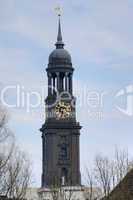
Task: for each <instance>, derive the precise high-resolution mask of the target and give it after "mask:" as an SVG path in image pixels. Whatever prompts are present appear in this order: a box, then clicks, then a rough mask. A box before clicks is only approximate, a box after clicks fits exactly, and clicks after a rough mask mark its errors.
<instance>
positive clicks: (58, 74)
mask: <svg viewBox="0 0 133 200" xmlns="http://www.w3.org/2000/svg"><path fill="white" fill-rule="evenodd" d="M56 76H57V91H60V73H59V72H56Z"/></svg>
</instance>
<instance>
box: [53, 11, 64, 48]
mask: <svg viewBox="0 0 133 200" xmlns="http://www.w3.org/2000/svg"><path fill="white" fill-rule="evenodd" d="M58 17H59V20H58V35H57V42H56V44H55V46H56V49H63V47H64V43H63V41H62V33H61V22H60V17H61V14H58Z"/></svg>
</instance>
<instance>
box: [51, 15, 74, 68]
mask: <svg viewBox="0 0 133 200" xmlns="http://www.w3.org/2000/svg"><path fill="white" fill-rule="evenodd" d="M55 46H56V49H55V50H54V51H52V53H51V54H50V56H49V67H54V65H58V66H62V65H66V66H69V67H71V66H72V61H71V55H70V54H69V52H68V51H67V50H65V49H64V42H63V40H62V33H61V23H60V16H59V24H58V35H57V42H56V44H55Z"/></svg>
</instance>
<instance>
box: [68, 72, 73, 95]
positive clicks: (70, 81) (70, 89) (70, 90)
mask: <svg viewBox="0 0 133 200" xmlns="http://www.w3.org/2000/svg"><path fill="white" fill-rule="evenodd" d="M72 88H73V85H72V73H70V74H69V92H70V94H72Z"/></svg>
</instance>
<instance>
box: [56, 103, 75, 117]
mask: <svg viewBox="0 0 133 200" xmlns="http://www.w3.org/2000/svg"><path fill="white" fill-rule="evenodd" d="M55 114H56V117H57V118H58V119H65V118H69V117H70V114H71V105H70V104H69V103H66V102H63V101H60V102H58V104H57V105H56V107H55Z"/></svg>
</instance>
